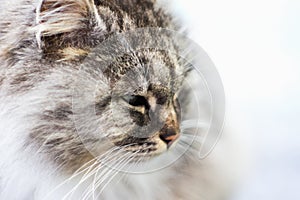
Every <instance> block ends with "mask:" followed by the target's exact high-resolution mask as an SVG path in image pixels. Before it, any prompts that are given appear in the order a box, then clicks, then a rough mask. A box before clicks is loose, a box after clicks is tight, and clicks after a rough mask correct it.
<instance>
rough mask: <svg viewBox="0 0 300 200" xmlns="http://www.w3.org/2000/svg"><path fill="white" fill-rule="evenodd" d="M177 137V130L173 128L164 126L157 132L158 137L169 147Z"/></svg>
mask: <svg viewBox="0 0 300 200" xmlns="http://www.w3.org/2000/svg"><path fill="white" fill-rule="evenodd" d="M178 137H179V131H178V130H176V129H175V128H167V127H164V128H163V129H162V130H161V131H160V134H159V138H160V139H161V140H162V141H164V142H165V143H166V144H167V147H168V148H169V147H170V146H171V145H172V144H173V143H174V142H175V141H176V140H177V138H178Z"/></svg>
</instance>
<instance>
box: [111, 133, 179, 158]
mask: <svg viewBox="0 0 300 200" xmlns="http://www.w3.org/2000/svg"><path fill="white" fill-rule="evenodd" d="M178 138H179V133H178V132H177V131H175V130H170V129H168V128H167V127H164V128H162V130H161V131H159V132H158V133H156V134H155V135H154V136H152V137H149V138H137V137H133V136H128V137H126V138H123V139H122V140H119V141H117V142H114V144H115V145H116V146H119V147H121V148H122V149H123V150H124V151H126V152H131V153H133V154H135V155H137V156H138V157H141V156H142V157H145V158H151V157H155V156H158V155H160V154H162V153H164V152H166V151H167V150H168V149H170V147H171V146H174V145H175V143H176V141H177V140H178Z"/></svg>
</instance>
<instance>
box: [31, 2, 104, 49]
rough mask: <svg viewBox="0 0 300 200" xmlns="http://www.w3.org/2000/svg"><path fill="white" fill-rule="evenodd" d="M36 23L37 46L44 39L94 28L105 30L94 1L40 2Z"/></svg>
mask: <svg viewBox="0 0 300 200" xmlns="http://www.w3.org/2000/svg"><path fill="white" fill-rule="evenodd" d="M36 22H37V35H36V37H37V40H38V44H39V46H41V40H42V38H44V37H48V36H54V35H58V34H65V33H71V32H76V31H77V30H88V29H91V28H92V27H96V26H100V27H101V28H102V29H105V25H104V23H103V21H102V20H101V19H100V17H99V15H98V11H97V9H96V6H95V4H94V0H41V1H40V3H39V5H38V7H37V9H36Z"/></svg>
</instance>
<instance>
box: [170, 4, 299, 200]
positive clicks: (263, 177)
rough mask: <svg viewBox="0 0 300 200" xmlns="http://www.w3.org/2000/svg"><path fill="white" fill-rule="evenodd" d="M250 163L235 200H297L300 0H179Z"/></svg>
mask: <svg viewBox="0 0 300 200" xmlns="http://www.w3.org/2000/svg"><path fill="white" fill-rule="evenodd" d="M176 2H177V3H176V5H175V6H174V9H176V10H177V11H178V12H179V13H180V14H181V15H182V17H183V18H184V20H185V21H186V22H187V24H186V25H187V27H188V28H189V29H190V30H191V37H192V39H194V41H196V42H197V43H198V44H199V45H200V46H201V47H202V48H204V50H205V51H206V52H207V53H208V54H209V56H210V58H211V59H212V60H213V62H214V63H215V65H216V67H217V69H218V71H219V73H220V75H221V77H222V80H223V84H224V87H225V93H226V96H227V124H229V125H230V126H232V127H234V128H235V130H236V131H237V132H238V133H239V134H240V135H241V136H242V138H243V142H244V143H245V146H247V145H249V144H250V146H251V147H252V148H251V153H252V157H253V164H252V165H251V167H250V169H251V170H250V172H249V174H248V176H247V177H246V179H245V181H244V182H243V183H242V184H240V188H239V189H238V190H237V192H236V194H235V197H234V198H233V200H254V199H255V200H283V199H284V200H285V199H287V200H299V199H300V117H299V116H300V56H299V55H300V0H177V1H176Z"/></svg>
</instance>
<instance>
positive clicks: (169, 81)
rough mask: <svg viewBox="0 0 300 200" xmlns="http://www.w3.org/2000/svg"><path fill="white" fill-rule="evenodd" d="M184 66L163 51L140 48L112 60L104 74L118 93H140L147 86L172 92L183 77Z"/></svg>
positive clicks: (147, 88)
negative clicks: (137, 50)
mask: <svg viewBox="0 0 300 200" xmlns="http://www.w3.org/2000/svg"><path fill="white" fill-rule="evenodd" d="M184 71H185V69H184V66H182V65H181V64H179V62H178V57H177V56H176V55H172V54H170V53H168V52H166V51H157V50H143V51H139V52H135V53H131V54H125V55H123V56H122V57H120V58H118V59H116V62H114V63H113V64H112V65H111V66H110V68H108V69H107V70H106V72H105V73H106V74H107V75H108V76H109V78H110V80H111V81H113V82H114V84H113V87H115V91H116V92H119V93H124V92H126V91H127V92H131V93H144V92H147V91H148V90H149V87H150V86H153V85H155V86H157V87H154V88H165V89H166V91H170V92H171V91H172V90H173V92H176V91H177V90H178V89H179V88H178V87H179V86H180V83H181V82H182V79H184V74H183V72H184Z"/></svg>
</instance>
